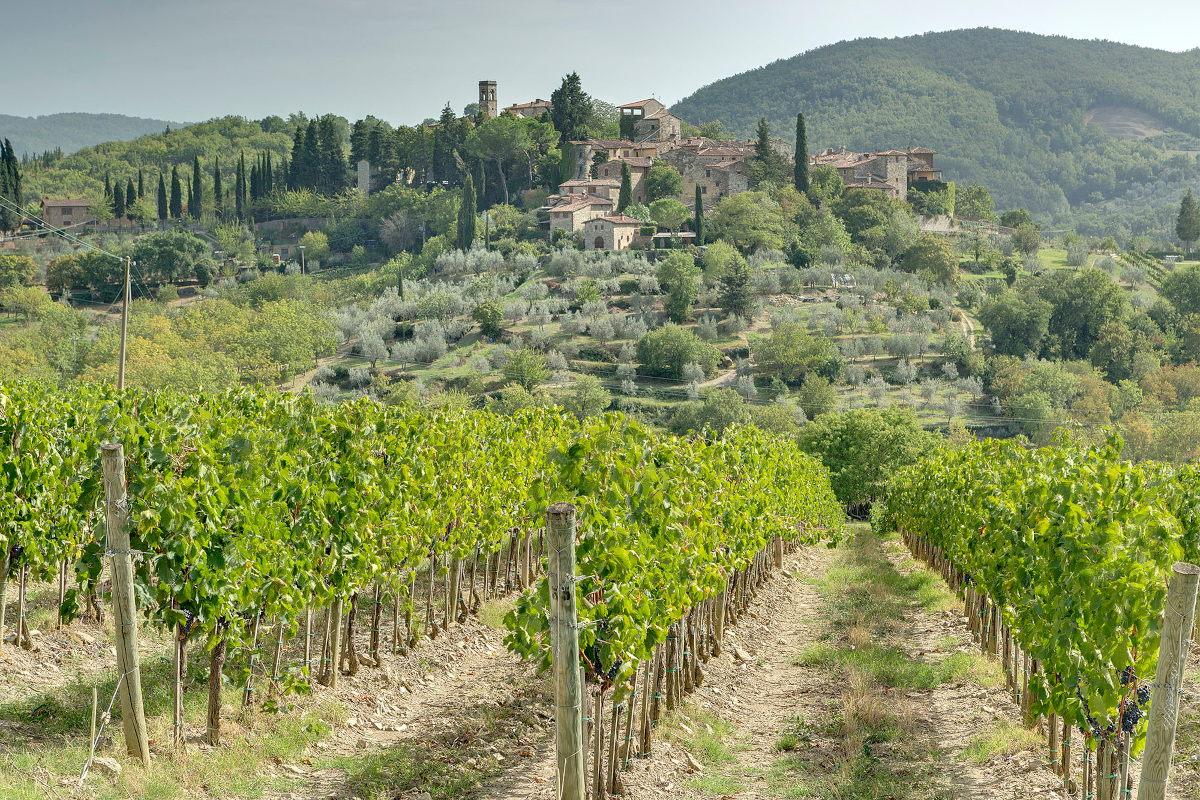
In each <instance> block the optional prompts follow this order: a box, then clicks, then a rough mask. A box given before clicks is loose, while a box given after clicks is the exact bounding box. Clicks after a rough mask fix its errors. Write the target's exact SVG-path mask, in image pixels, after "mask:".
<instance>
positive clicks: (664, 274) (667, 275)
mask: <svg viewBox="0 0 1200 800" xmlns="http://www.w3.org/2000/svg"><path fill="white" fill-rule="evenodd" d="M699 276H700V268H699V267H697V266H696V259H694V258H692V257H691V256H690V255H688V254H687V253H685V252H683V251H682V250H672V251H671V252H670V253H668V254H667V257H666V258H664V259H661V260H660V261H659V262H658V269H657V277H658V280H659V283H661V284H663V285H664V286H666V287H667V300H666V303H664V304H663V309H664V310H665V311H666V312H667V316H668V317H670V319H671V321H672V322H686V321H687V319H688V317H689V316H690V315H691V313H692V303H694V302H696V296H697V295H698V294H699V291H700V286H699V283H700V282H699V280H698V278H699Z"/></svg>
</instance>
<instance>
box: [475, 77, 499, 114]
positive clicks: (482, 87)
mask: <svg viewBox="0 0 1200 800" xmlns="http://www.w3.org/2000/svg"><path fill="white" fill-rule="evenodd" d="M479 113H480V114H482V115H483V116H485V117H488V118H489V119H495V118H496V117H498V116H500V103H499V102H498V101H497V100H496V82H495V81H480V82H479Z"/></svg>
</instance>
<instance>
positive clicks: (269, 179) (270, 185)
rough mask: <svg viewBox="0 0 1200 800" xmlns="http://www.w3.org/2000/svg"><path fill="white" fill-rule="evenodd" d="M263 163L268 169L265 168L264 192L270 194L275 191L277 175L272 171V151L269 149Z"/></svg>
mask: <svg viewBox="0 0 1200 800" xmlns="http://www.w3.org/2000/svg"><path fill="white" fill-rule="evenodd" d="M263 163H264V164H265V165H266V169H264V170H263V193H264V194H270V193H271V192H273V191H275V176H274V175H273V174H272V172H271V151H270V150H268V151H267V154H266V156H265V157H264V158H263Z"/></svg>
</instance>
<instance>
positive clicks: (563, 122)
mask: <svg viewBox="0 0 1200 800" xmlns="http://www.w3.org/2000/svg"><path fill="white" fill-rule="evenodd" d="M550 102H551V103H553V104H554V107H553V108H552V109H551V110H550V119H551V121H552V122H553V123H554V128H555V130H557V131H558V132H559V133H560V134H562V138H563V141H565V142H571V141H582V140H584V139H586V138H588V121H589V119H590V117H591V114H592V98H591V97H589V96H588V94H587V93H586V92H584V91H583V84H582V82H581V81H580V80H579V74H578V73H576V72H572V73H571V74H570V75H567V76H566V77H565V78H563V80H562V85H560V86H559V87H558V88H557V89H555V90H554V91H553V92H551V93H550Z"/></svg>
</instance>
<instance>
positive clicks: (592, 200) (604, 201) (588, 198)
mask: <svg viewBox="0 0 1200 800" xmlns="http://www.w3.org/2000/svg"><path fill="white" fill-rule="evenodd" d="M612 204H613V201H612V200H609V199H608V198H607V197H597V196H596V195H594V194H585V195H583V196H582V197H580V198H579V199H578V200H571V201H569V202H566V203H562V204H560V205H557V206H553V207H551V209H550V213H551V214H554V213H557V212H560V211H562V212H569V213H574V212H576V211H579V210H580V209H583V208H587V207H588V206H597V205H605V206H611V205H612Z"/></svg>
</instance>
